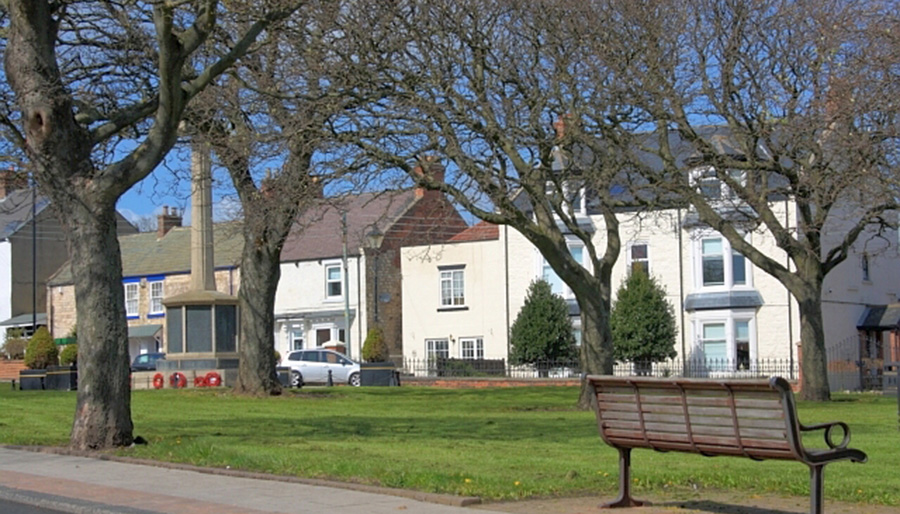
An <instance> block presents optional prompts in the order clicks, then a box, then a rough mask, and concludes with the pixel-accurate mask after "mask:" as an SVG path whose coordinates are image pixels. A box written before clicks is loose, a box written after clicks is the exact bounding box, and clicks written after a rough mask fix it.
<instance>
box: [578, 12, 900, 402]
mask: <svg viewBox="0 0 900 514" xmlns="http://www.w3.org/2000/svg"><path fill="white" fill-rule="evenodd" d="M619 4H620V5H619V7H618V8H617V9H619V11H620V12H621V13H622V18H621V19H622V22H621V23H619V24H616V25H612V26H610V27H608V28H609V30H610V31H612V32H613V33H614V34H615V37H616V38H617V39H618V40H619V41H620V42H621V43H622V44H623V45H626V46H630V47H632V48H634V49H635V50H637V52H636V54H635V58H634V59H633V60H632V61H631V62H630V63H629V69H630V70H631V71H630V72H629V73H624V74H622V77H623V78H625V79H626V80H627V82H628V83H627V87H629V88H630V89H631V93H632V98H633V100H632V104H633V105H635V106H639V107H640V108H642V109H644V110H645V112H646V113H647V116H648V118H650V119H652V120H654V121H653V126H654V127H655V128H656V130H655V132H654V133H653V134H652V135H648V136H647V138H646V139H645V140H644V142H643V143H644V144H642V145H640V148H639V149H636V150H637V151H636V152H635V155H637V154H643V155H642V156H640V157H638V158H637V160H643V161H644V162H645V163H646V162H648V160H647V158H646V156H647V155H648V154H652V155H655V156H656V157H658V161H657V162H656V163H655V164H654V165H648V166H645V167H644V172H645V174H646V176H647V177H648V178H649V180H651V181H652V182H653V183H655V184H656V185H659V186H661V187H663V188H665V189H667V190H669V191H671V192H672V193H674V194H675V195H677V196H678V197H680V198H684V199H686V200H688V201H689V202H690V204H691V205H692V206H693V210H694V212H695V213H696V216H697V217H698V218H699V220H700V221H701V222H702V223H704V224H706V225H707V226H709V227H711V228H712V229H714V230H716V231H718V232H719V233H721V234H722V235H723V236H724V237H725V238H727V240H728V241H729V242H730V244H731V246H732V248H734V249H735V250H737V251H738V252H740V253H741V254H743V255H744V256H746V257H747V258H748V259H749V260H750V261H751V262H752V263H753V264H754V265H756V266H757V267H759V268H760V269H762V270H763V271H765V272H766V273H768V274H770V275H772V276H774V277H775V278H777V279H778V280H779V281H780V282H781V283H782V284H784V286H785V287H786V288H787V289H788V290H789V291H790V293H791V294H792V295H793V297H794V299H795V300H796V301H797V303H798V306H799V312H800V330H801V333H800V338H801V341H802V350H803V353H802V371H803V373H802V377H803V383H802V397H803V398H804V399H809V400H827V399H828V398H829V397H830V391H829V386H828V380H827V362H826V355H825V334H824V330H823V317H822V305H821V300H822V284H823V281H824V279H825V277H826V276H827V275H828V273H829V272H831V271H832V270H834V268H835V267H836V266H837V265H838V264H840V263H841V262H843V261H845V260H846V259H847V258H848V255H850V252H851V249H852V248H853V246H854V245H855V244H857V243H865V242H866V241H868V240H870V239H871V238H879V237H882V236H881V234H882V232H883V231H884V230H885V229H887V228H891V227H893V228H896V224H895V219H896V218H895V215H896V213H895V211H894V210H895V209H896V208H897V206H898V205H897V199H898V198H900V196H898V189H897V184H896V174H897V167H896V166H897V157H898V145H897V143H898V139H897V137H898V131H897V128H898V104H897V100H896V99H897V95H898V72H897V65H896V63H897V58H898V56H900V53H898V51H897V50H898V45H897V35H896V31H897V27H898V23H897V20H898V18H897V12H898V10H897V7H898V6H897V3H896V2H892V1H886V2H880V1H871V2H869V1H865V2H841V1H837V0H835V1H822V2H792V1H786V0H758V1H753V2H738V1H734V2H732V1H714V0H696V1H684V2H644V3H641V4H639V5H634V4H633V3H631V2H619ZM594 51H595V52H597V53H599V52H605V51H606V49H605V48H602V49H600V48H598V49H595V50H594ZM710 125H713V127H712V128H711V127H710ZM754 231H756V232H765V233H767V234H768V237H770V238H774V241H775V242H776V243H777V247H778V249H779V250H778V251H775V252H773V251H771V250H770V251H768V253H767V251H766V250H765V249H764V247H763V246H761V245H759V244H757V243H758V241H759V240H760V239H756V240H748V239H749V238H748V237H747V235H748V234H749V233H752V232H754Z"/></svg>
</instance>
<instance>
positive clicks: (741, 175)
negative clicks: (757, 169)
mask: <svg viewBox="0 0 900 514" xmlns="http://www.w3.org/2000/svg"><path fill="white" fill-rule="evenodd" d="M728 175H729V177H730V178H731V179H733V180H734V181H735V182H737V183H738V184H740V185H746V177H747V174H746V173H745V172H744V171H742V170H730V171H729V172H728ZM691 183H692V184H693V185H694V187H695V188H696V190H697V192H698V193H700V194H702V195H703V197H704V198H706V199H707V200H711V201H713V202H716V201H721V200H733V199H735V198H737V194H736V193H735V192H734V191H733V190H732V189H731V188H730V187H728V184H726V183H724V181H723V180H721V179H720V178H719V176H718V175H717V174H716V170H715V169H714V168H711V167H707V168H697V169H695V170H693V171H692V172H691Z"/></svg>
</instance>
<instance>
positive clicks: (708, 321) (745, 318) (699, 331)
mask: <svg viewBox="0 0 900 514" xmlns="http://www.w3.org/2000/svg"><path fill="white" fill-rule="evenodd" d="M743 323H746V330H747V337H746V340H744V339H743V338H740V337H739V330H738V324H743ZM717 324H721V325H723V326H724V328H725V334H724V338H725V339H724V341H725V359H726V360H725V363H721V362H715V361H714V362H712V363H711V364H712V365H711V366H710V363H709V361H710V359H709V358H708V357H707V356H706V352H705V348H704V345H705V342H706V339H705V338H704V327H706V326H710V325H717ZM692 326H693V331H694V348H693V351H694V352H696V353H697V354H699V355H702V356H703V361H704V362H705V363H707V364H706V365H707V367H708V368H709V370H710V371H717V372H729V373H732V372H738V371H744V370H748V369H753V368H755V363H756V361H757V359H758V356H759V353H758V334H757V327H756V312H755V310H744V309H741V310H720V311H703V312H702V313H697V314H695V315H694V317H693V320H692ZM742 343H746V344H747V352H746V353H747V355H746V357H743V356H741V355H740V353H741V352H739V351H738V344H742ZM690 360H694V359H690Z"/></svg>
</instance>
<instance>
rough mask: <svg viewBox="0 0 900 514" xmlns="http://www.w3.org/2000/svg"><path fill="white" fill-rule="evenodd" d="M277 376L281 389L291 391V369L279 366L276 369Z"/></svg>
mask: <svg viewBox="0 0 900 514" xmlns="http://www.w3.org/2000/svg"><path fill="white" fill-rule="evenodd" d="M275 374H276V375H278V382H279V383H280V384H281V387H284V388H288V389H290V387H291V368H289V367H287V366H278V367H276V368H275Z"/></svg>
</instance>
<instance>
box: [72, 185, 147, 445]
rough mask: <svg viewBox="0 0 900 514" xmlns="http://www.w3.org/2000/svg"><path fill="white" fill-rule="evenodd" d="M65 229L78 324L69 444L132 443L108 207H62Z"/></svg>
mask: <svg viewBox="0 0 900 514" xmlns="http://www.w3.org/2000/svg"><path fill="white" fill-rule="evenodd" d="M61 210H62V213H63V214H64V215H65V216H66V218H67V220H68V223H67V225H68V226H69V227H70V230H69V232H70V233H69V234H67V235H68V239H69V247H70V249H71V263H72V264H71V265H72V275H73V277H74V279H75V301H76V312H77V319H78V399H77V404H76V408H75V421H74V423H73V425H72V434H71V444H72V446H73V447H75V448H78V449H80V450H94V449H100V448H109V447H115V446H128V445H130V444H131V443H132V438H133V435H132V430H133V425H132V421H131V387H130V384H129V372H130V369H129V360H128V327H127V325H126V322H125V293H124V289H123V287H122V258H121V254H120V251H119V241H118V239H117V236H116V211H115V208H114V205H113V204H110V205H103V206H100V207H96V208H94V209H93V210H88V207H87V203H86V202H85V203H77V204H72V203H70V204H67V205H64V206H63V207H62V209H61Z"/></svg>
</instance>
